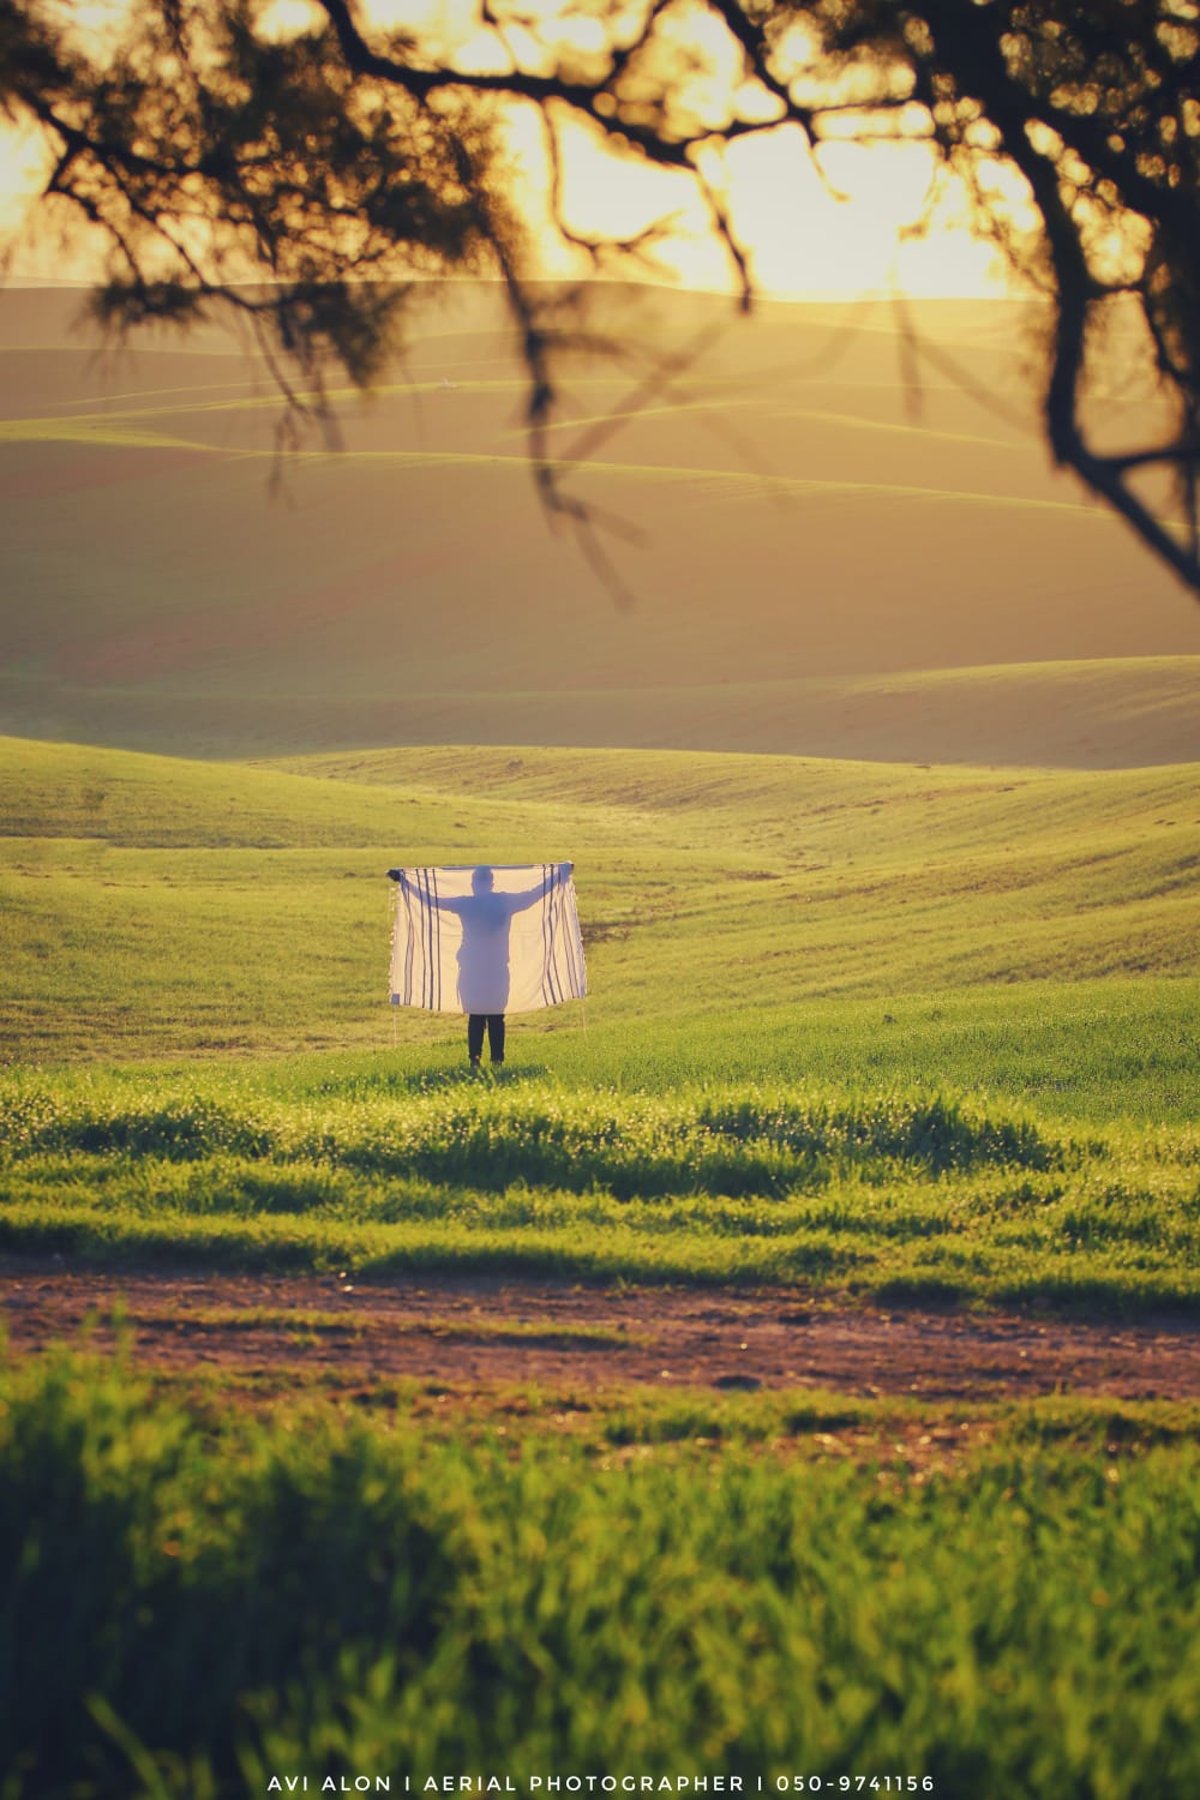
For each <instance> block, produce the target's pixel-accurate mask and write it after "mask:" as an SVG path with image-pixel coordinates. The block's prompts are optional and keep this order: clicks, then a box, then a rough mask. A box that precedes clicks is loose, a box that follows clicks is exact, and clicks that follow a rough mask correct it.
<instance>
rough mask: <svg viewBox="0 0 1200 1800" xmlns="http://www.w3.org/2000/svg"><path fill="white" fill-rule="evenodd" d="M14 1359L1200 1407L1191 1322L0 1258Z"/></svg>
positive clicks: (771, 1294) (793, 1293) (802, 1297)
mask: <svg viewBox="0 0 1200 1800" xmlns="http://www.w3.org/2000/svg"><path fill="white" fill-rule="evenodd" d="M0 1308H2V1311H3V1317H4V1320H5V1322H6V1326H7V1331H8V1337H9V1342H10V1344H11V1346H12V1348H13V1349H14V1350H15V1351H18V1352H24V1351H32V1350H38V1349H42V1348H44V1347H45V1346H47V1345H49V1344H51V1343H55V1342H62V1341H69V1340H72V1339H74V1338H75V1337H76V1336H77V1334H78V1333H79V1331H80V1329H81V1327H82V1326H83V1325H84V1324H85V1322H86V1321H88V1320H89V1319H90V1320H92V1321H93V1322H94V1325H95V1341H96V1342H97V1343H98V1344H106V1343H108V1342H111V1341H112V1335H113V1334H112V1325H111V1320H112V1315H113V1310H114V1308H119V1309H121V1311H122V1312H123V1315H124V1327H123V1328H124V1329H125V1330H126V1331H127V1332H128V1333H129V1335H130V1338H131V1354H132V1356H133V1358H134V1360H135V1361H136V1362H138V1363H140V1364H142V1365H144V1366H146V1367H147V1368H154V1369H161V1370H168V1371H172V1372H187V1371H195V1372H201V1371H205V1372H208V1373H215V1374H217V1375H220V1374H221V1373H222V1372H225V1373H228V1374H229V1376H230V1377H231V1379H232V1378H233V1377H235V1376H237V1377H240V1376H244V1375H247V1374H252V1373H253V1374H264V1375H270V1374H275V1375H278V1376H280V1377H286V1375H287V1374H288V1372H289V1371H292V1372H299V1371H301V1370H303V1371H305V1372H308V1373H311V1374H317V1373H319V1374H321V1375H322V1376H324V1377H326V1378H328V1379H330V1380H331V1381H332V1383H333V1385H335V1386H339V1385H341V1383H342V1380H343V1379H344V1382H345V1385H346V1386H347V1387H351V1386H356V1385H361V1384H362V1383H364V1382H366V1383H371V1382H383V1381H387V1380H394V1379H398V1378H415V1379H418V1380H422V1381H426V1382H439V1381H444V1382H450V1383H454V1384H455V1385H463V1384H467V1385H471V1386H479V1385H486V1384H491V1383H514V1382H531V1383H537V1384H538V1385H545V1386H550V1385H553V1384H569V1385H570V1386H571V1387H572V1388H573V1389H574V1390H580V1389H587V1388H597V1389H598V1388H608V1387H628V1386H636V1385H638V1384H644V1385H647V1386H653V1387H655V1388H658V1389H664V1388H670V1387H692V1388H712V1389H718V1390H722V1389H725V1390H733V1391H736V1390H738V1389H744V1390H747V1391H750V1390H753V1389H757V1388H820V1389H824V1390H834V1391H841V1392H845V1393H847V1394H855V1395H861V1396H874V1395H901V1394H903V1395H909V1396H912V1397H914V1398H920V1399H923V1400H930V1401H936V1400H987V1399H1000V1398H1032V1397H1035V1396H1037V1395H1041V1394H1049V1393H1053V1392H1055V1391H1063V1392H1069V1393H1074V1394H1081V1395H1108V1396H1111V1397H1112V1398H1114V1399H1118V1398H1119V1399H1125V1400H1141V1399H1195V1398H1200V1329H1198V1328H1197V1327H1196V1326H1195V1325H1193V1324H1190V1323H1186V1322H1185V1323H1179V1322H1175V1321H1165V1320H1164V1321H1153V1322H1142V1323H1137V1324H1126V1323H1112V1324H1104V1323H1082V1322H1079V1321H1075V1320H1061V1319H1054V1318H1048V1317H1039V1316H1031V1315H1020V1314H1015V1313H988V1314H975V1313H959V1312H944V1311H943V1312H932V1311H923V1310H917V1309H913V1308H908V1307H906V1308H903V1309H899V1308H893V1309H886V1308H880V1307H878V1306H872V1307H854V1306H850V1305H849V1304H847V1305H843V1306H837V1305H832V1306H831V1305H830V1304H829V1302H828V1300H827V1298H826V1297H824V1296H822V1297H821V1298H820V1299H819V1300H817V1299H815V1298H814V1297H813V1296H811V1295H806V1294H804V1293H803V1292H801V1291H798V1290H795V1289H786V1288H756V1289H736V1290H731V1289H725V1290H721V1291H719V1292H714V1291H710V1290H696V1289H662V1288H654V1289H649V1288H641V1289H638V1288H602V1287H591V1286H574V1285H570V1284H567V1283H563V1282H555V1281H531V1280H528V1279H525V1278H521V1279H514V1278H508V1277H498V1278H494V1279H481V1278H478V1277H474V1278H470V1279H467V1278H462V1277H451V1276H432V1275H421V1276H419V1277H403V1278H401V1277H393V1278H390V1279H387V1280H381V1279H372V1280H370V1281H360V1280H356V1279H353V1278H349V1277H342V1276H336V1275H328V1276H272V1275H236V1274H221V1273H214V1274H206V1273H196V1272H191V1271H189V1272H180V1271H170V1270H166V1271H163V1270H157V1269H156V1270H148V1269H133V1270H122V1271H119V1272H112V1271H106V1272H97V1271H94V1270H81V1269H77V1268H74V1267H71V1266H69V1265H67V1264H65V1263H64V1262H63V1261H61V1260H60V1259H23V1258H15V1257H9V1258H4V1259H0Z"/></svg>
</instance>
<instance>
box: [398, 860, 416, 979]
mask: <svg viewBox="0 0 1200 1800" xmlns="http://www.w3.org/2000/svg"><path fill="white" fill-rule="evenodd" d="M400 892H401V894H402V895H403V897H404V935H405V943H404V1004H405V1006H411V1005H412V983H413V951H414V950H415V949H416V926H415V925H414V924H413V914H412V893H411V891H410V888H409V884H408V882H407V881H402V882H401V883H400Z"/></svg>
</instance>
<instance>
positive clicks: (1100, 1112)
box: [0, 743, 1200, 1302]
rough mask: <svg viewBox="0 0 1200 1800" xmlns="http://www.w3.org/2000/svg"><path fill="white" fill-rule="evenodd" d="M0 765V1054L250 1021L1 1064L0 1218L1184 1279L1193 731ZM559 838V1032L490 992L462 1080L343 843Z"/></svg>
mask: <svg viewBox="0 0 1200 1800" xmlns="http://www.w3.org/2000/svg"><path fill="white" fill-rule="evenodd" d="M0 763H2V764H3V767H4V773H5V775H6V779H7V791H8V792H9V794H10V796H11V805H10V819H11V821H12V825H13V828H14V831H15V832H16V833H17V834H18V835H14V836H12V837H11V838H9V839H8V840H7V842H6V844H5V846H4V851H5V854H4V868H5V875H4V881H5V891H6V896H7V897H8V900H9V904H8V905H7V907H6V933H7V938H8V942H7V945H6V950H7V957H6V962H7V966H8V968H9V969H10V971H11V981H12V986H11V989H10V996H11V997H10V1002H9V1018H8V1031H9V1041H10V1043H11V1045H12V1046H13V1048H14V1050H16V1051H19V1053H20V1054H21V1055H22V1056H23V1057H25V1058H31V1057H38V1056H50V1057H52V1058H55V1059H62V1058H67V1059H78V1058H82V1060H83V1061H84V1063H85V1064H86V1063H89V1062H94V1061H95V1060H97V1059H98V1058H100V1057H104V1058H111V1057H112V1056H113V1055H114V1054H117V1055H120V1056H124V1057H125V1058H143V1059H146V1058H154V1059H159V1058H162V1057H163V1056H168V1057H171V1056H177V1055H178V1053H180V1052H192V1053H195V1052H200V1053H204V1052H211V1051H213V1050H216V1049H218V1048H220V1049H234V1050H238V1051H244V1052H250V1051H271V1052H275V1053H278V1052H288V1053H290V1054H288V1055H287V1056H286V1057H284V1058H283V1059H282V1060H270V1061H266V1062H262V1061H252V1060H248V1059H247V1060H244V1061H242V1062H240V1063H239V1061H238V1060H237V1059H235V1060H234V1062H233V1063H232V1064H230V1063H229V1062H228V1061H226V1062H225V1063H224V1064H223V1065H221V1066H216V1065H214V1066H212V1067H204V1066H200V1067H194V1068H192V1069H190V1070H189V1069H187V1068H179V1069H176V1071H175V1072H174V1073H171V1072H169V1071H161V1070H159V1071H155V1070H153V1069H145V1068H143V1069H141V1070H138V1069H133V1070H130V1071H129V1072H128V1073H125V1074H121V1073H116V1074H103V1073H92V1072H87V1071H85V1070H81V1071H80V1072H78V1073H77V1074H74V1075H71V1074H67V1073H65V1072H64V1073H60V1074H58V1075H56V1076H54V1077H53V1078H52V1079H51V1080H50V1081H48V1082H47V1081H44V1080H40V1079H38V1078H30V1077H18V1078H17V1079H16V1080H15V1081H14V1082H11V1083H10V1084H9V1087H8V1095H7V1102H6V1104H7V1109H8V1114H9V1125H8V1127H7V1134H6V1141H7V1143H8V1146H9V1150H10V1152H11V1153H12V1155H13V1157H14V1158H15V1161H14V1163H13V1164H12V1166H11V1168H10V1170H9V1178H8V1184H7V1193H8V1199H9V1210H8V1215H7V1217H8V1229H9V1231H10V1233H15V1238H14V1239H13V1240H12V1241H25V1242H42V1243H47V1244H48V1243H59V1244H66V1243H73V1244H82V1245H89V1244H90V1245H91V1247H92V1248H93V1250H95V1249H97V1248H98V1247H100V1246H102V1245H105V1244H107V1245H108V1246H109V1247H110V1248H117V1249H119V1248H120V1246H121V1245H124V1246H125V1247H126V1248H138V1247H140V1248H141V1250H142V1251H149V1250H154V1251H157V1252H160V1253H164V1252H165V1253H168V1254H170V1253H181V1252H182V1251H183V1250H185V1249H187V1250H188V1251H189V1253H192V1254H199V1255H202V1256H210V1255H217V1256H220V1257H222V1258H233V1259H236V1260H246V1259H250V1260H252V1261H261V1260H262V1259H263V1258H264V1257H265V1258H267V1259H268V1260H280V1259H284V1260H288V1261H291V1262H295V1261H296V1260H299V1261H300V1262H301V1263H311V1262H314V1261H315V1262H317V1263H326V1262H328V1261H329V1260H330V1259H333V1260H336V1261H338V1262H340V1263H345V1262H346V1261H350V1262H353V1263H355V1264H356V1265H358V1266H373V1267H386V1266H395V1264H396V1260H397V1258H399V1259H400V1260H401V1261H402V1262H403V1261H406V1260H407V1261H409V1262H411V1261H414V1260H415V1261H417V1262H420V1263H429V1262H431V1261H432V1262H435V1263H441V1264H443V1265H445V1264H447V1263H449V1264H454V1265H456V1266H460V1267H462V1266H467V1267H477V1266H480V1265H481V1264H482V1265H489V1264H495V1263H497V1262H501V1263H508V1264H516V1265H519V1266H523V1267H527V1268H528V1267H536V1268H542V1269H547V1268H552V1269H561V1270H565V1271H575V1272H581V1271H584V1270H591V1271H592V1272H594V1273H597V1274H601V1273H607V1274H619V1273H624V1274H641V1275H645V1276H653V1277H655V1278H659V1279H661V1278H664V1277H680V1276H690V1277H693V1278H698V1279H700V1278H702V1279H727V1278H728V1277H730V1276H732V1275H741V1276H748V1275H759V1276H764V1275H773V1276H777V1277H780V1278H785V1279H787V1278H793V1277H796V1276H805V1277H808V1278H813V1279H818V1280H831V1281H836V1282H840V1283H843V1284H844V1283H845V1282H847V1281H850V1282H852V1283H854V1284H856V1285H860V1286H863V1287H865V1288H868V1289H875V1290H878V1289H885V1290H886V1291H889V1292H897V1291H900V1290H901V1289H904V1290H907V1291H911V1290H912V1288H913V1287H914V1285H915V1286H916V1287H917V1288H920V1289H922V1290H923V1291H928V1290H929V1289H930V1288H931V1287H939V1288H941V1289H942V1290H950V1291H956V1292H975V1293H981V1294H991V1295H993V1296H1001V1295H1008V1296H1010V1297H1011V1296H1015V1295H1017V1294H1031V1293H1040V1294H1043V1295H1047V1294H1050V1293H1059V1294H1064V1295H1066V1294H1075V1295H1088V1294H1090V1295H1093V1296H1101V1295H1106V1296H1108V1297H1109V1298H1110V1299H1111V1298H1122V1297H1124V1298H1126V1299H1134V1298H1139V1297H1140V1298H1141V1299H1143V1300H1148V1301H1151V1302H1154V1301H1156V1300H1162V1299H1167V1298H1174V1299H1178V1300H1181V1301H1182V1300H1188V1299H1190V1298H1191V1297H1192V1295H1193V1292H1200V1243H1197V1241H1196V1233H1195V1221H1194V1217H1193V1212H1194V1208H1193V1203H1192V1196H1193V1192H1194V1180H1195V1178H1194V1159H1195V1156H1196V1145H1195V1136H1194V1131H1193V1130H1191V1129H1190V1128H1189V1124H1188V1122H1189V1121H1194V1120H1195V1119H1196V1118H1197V1116H1198V1113H1200V1104H1198V1093H1197V1061H1196V1057H1195V1043H1196V1034H1195V1024H1194V1018H1195V1013H1194V1008H1195V1000H1196V983H1195V979H1194V975H1193V973H1192V971H1193V962H1192V958H1193V954H1194V943H1195V927H1196V891H1195V868H1196V864H1197V852H1196V845H1197V839H1198V837H1200V833H1198V831H1197V819H1196V802H1195V782H1194V771H1193V770H1191V769H1188V768H1181V769H1168V770H1156V771H1153V772H1148V771H1121V772H1116V771H1114V772H1108V773H1103V774H1099V773H1096V774H1078V773H1074V774H1068V773H1056V774H1046V773H1041V774H1034V773H1030V772H1028V771H1025V772H1020V771H1012V770H1009V771H987V770H975V769H966V770H963V769H950V770H947V769H938V770H926V769H900V768H881V767H879V766H876V765H871V764H822V763H817V762H796V761H791V760H789V759H783V758H780V759H767V758H746V757H721V756H711V757H695V756H687V755H681V754H674V753H670V754H659V755H645V754H638V753H635V752H615V751H614V752H574V753H565V752H561V753H560V752H552V751H530V750H522V751H504V752H486V751H481V750H474V751H459V752H451V751H447V750H428V751H392V752H381V753H375V754H370V753H358V754H356V755H354V756H351V757H348V758H342V759H333V760H329V759H316V760H312V759H309V760H307V761H306V762H305V763H304V764H303V765H302V767H303V768H304V769H305V770H307V771H308V772H307V773H299V772H297V771H296V770H294V769H279V768H275V767H268V768H239V767H231V766H223V767H213V766H211V765H192V764H179V763H173V762H170V761H167V760H165V759H159V758H146V757H138V756H133V755H128V754H125V753H119V752H85V751H81V750H79V749H76V748H72V747H62V746H58V747H51V748H47V747H41V746H30V745H27V744H19V743H10V744H8V745H7V746H5V748H4V754H3V758H0ZM564 852H568V853H570V854H572V855H573V856H574V858H575V860H576V863H577V881H578V887H579V892H580V898H581V905H582V908H583V914H584V918H585V921H586V929H587V937H588V945H589V958H590V971H591V980H592V986H593V995H594V997H593V999H592V1000H591V1001H589V1003H588V1009H587V1020H588V1022H587V1029H586V1030H584V1029H581V1025H582V1023H583V1020H582V1016H581V1013H580V1009H578V1008H571V1009H565V1010H564V1011H562V1012H555V1013H551V1014H547V1015H536V1016H534V1017H533V1018H531V1019H529V1020H525V1021H521V1022H518V1023H517V1024H516V1025H515V1028H514V1041H513V1047H512V1048H513V1056H512V1067H511V1069H510V1070H509V1072H508V1073H509V1076H510V1077H511V1079H510V1080H509V1081H508V1082H507V1083H506V1084H505V1085H504V1086H503V1087H502V1088H500V1089H497V1090H494V1091H493V1090H492V1089H491V1088H488V1087H486V1086H485V1087H484V1088H483V1089H477V1090H476V1089H462V1088H460V1087H459V1086H458V1085H457V1076H458V1072H459V1070H460V1069H461V1063H462V1047H461V1042H460V1039H461V1031H462V1027H461V1022H460V1021H457V1020H454V1019H452V1018H444V1019H431V1018H429V1017H427V1016H425V1015H420V1014H404V1015H402V1016H400V1017H399V1018H396V1017H395V1015H389V1014H388V1012H387V1009H386V1008H385V1006H384V1004H383V991H382V989H383V979H384V969H385V957H386V932H387V912H386V902H387V895H386V890H385V888H384V884H383V880H382V873H381V872H382V870H383V869H384V868H385V867H386V866H387V864H388V863H389V862H390V861H392V860H393V859H394V858H395V857H397V856H400V855H403V856H404V857H406V858H408V859H411V860H414V861H425V860H464V859H465V858H468V857H469V858H475V857H491V858H493V859H495V860H520V859H522V858H526V857H528V858H530V859H541V858H542V857H544V856H547V855H550V856H557V855H560V854H562V853H564ZM393 1025H394V1027H395V1030H396V1033H397V1038H398V1043H397V1045H396V1047H395V1048H394V1049H393V1048H388V1047H387V1046H388V1039H389V1036H390V1032H391V1030H392V1028H393ZM335 1046H336V1048H333V1047H335ZM371 1046H374V1048H371ZM299 1050H303V1051H304V1052H305V1053H304V1054H301V1055H297V1054H296V1052H297V1051H299ZM431 1082H432V1083H433V1085H432V1086H431V1085H430V1083H431ZM947 1088H949V1089H950V1090H953V1089H955V1088H960V1089H971V1090H972V1091H973V1093H974V1095H975V1098H974V1099H973V1100H971V1101H970V1102H969V1103H967V1105H966V1107H965V1110H964V1108H963V1106H962V1105H961V1104H960V1103H959V1101H958V1100H956V1099H955V1098H954V1097H953V1092H951V1093H950V1094H948V1095H946V1094H944V1093H943V1090H945V1089H947ZM650 1095H658V1096H659V1098H658V1099H656V1100H653V1101H652V1100H651V1099H650V1098H649V1096H650ZM639 1096H640V1097H639ZM1031 1099H1032V1100H1034V1101H1035V1102H1036V1105H1037V1108H1038V1115H1035V1116H1029V1115H1027V1114H1026V1113H1025V1112H1024V1106H1025V1104H1026V1103H1027V1102H1028V1101H1029V1100H1031ZM714 1107H715V1108H716V1112H715V1113H714V1111H713V1108H714ZM796 1108H799V1112H798V1113H797V1112H796ZM1056 1118H1057V1119H1059V1120H1061V1121H1063V1123H1062V1124H1055V1123H1053V1121H1054V1120H1055V1119H1056ZM1139 1119H1141V1120H1143V1121H1150V1122H1155V1121H1157V1122H1158V1126H1157V1127H1156V1128H1155V1129H1151V1130H1145V1129H1141V1128H1139V1127H1138V1125H1137V1121H1138V1120H1139ZM788 1120H791V1121H792V1123H790V1124H789V1123H788V1122H787V1121H788ZM1122 1120H1124V1121H1126V1122H1125V1123H1121V1121H1122ZM1168 1120H1174V1121H1177V1122H1178V1124H1177V1127H1176V1128H1174V1129H1172V1130H1168V1131H1166V1132H1165V1134H1164V1130H1163V1129H1162V1122H1164V1121H1168ZM1072 1121H1075V1122H1076V1123H1072ZM1082 1121H1088V1125H1087V1127H1086V1128H1085V1129H1081V1124H1080V1123H1079V1122H1082ZM1097 1128H1099V1130H1098V1132H1097ZM1026 1131H1029V1132H1032V1133H1033V1138H1032V1140H1030V1141H1031V1142H1033V1144H1034V1151H1033V1153H1031V1154H1026V1152H1025V1151H1023V1150H1022V1149H1021V1144H1022V1143H1024V1142H1025V1139H1024V1137H1023V1136H1022V1134H1023V1133H1025V1132H1026ZM797 1134H798V1135H797ZM964 1134H965V1136H964ZM964 1143H967V1144H969V1145H974V1146H975V1148H974V1149H968V1150H963V1149H962V1145H963V1144H964ZM789 1145H790V1146H791V1147H790V1148H789ZM856 1146H857V1147H856ZM981 1146H982V1147H981ZM989 1146H990V1147H989ZM514 1184H515V1186H514Z"/></svg>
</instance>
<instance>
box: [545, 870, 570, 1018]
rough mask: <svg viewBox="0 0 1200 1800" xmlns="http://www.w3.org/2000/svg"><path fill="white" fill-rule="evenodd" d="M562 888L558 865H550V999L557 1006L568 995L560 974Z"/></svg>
mask: <svg viewBox="0 0 1200 1800" xmlns="http://www.w3.org/2000/svg"><path fill="white" fill-rule="evenodd" d="M561 887H562V875H561V873H560V871H559V868H558V864H557V863H552V864H551V865H550V890H549V900H550V907H549V914H550V967H549V975H550V999H551V1002H552V1003H553V1004H554V1005H555V1006H560V1005H561V1004H562V1002H563V1001H564V1000H565V999H566V995H565V994H564V993H563V991H562V976H561V975H560V974H559V972H558V940H559V936H560V934H561V930H562V899H561V895H560V889H561ZM556 988H557V990H558V991H557V993H556V992H555V989H556Z"/></svg>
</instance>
